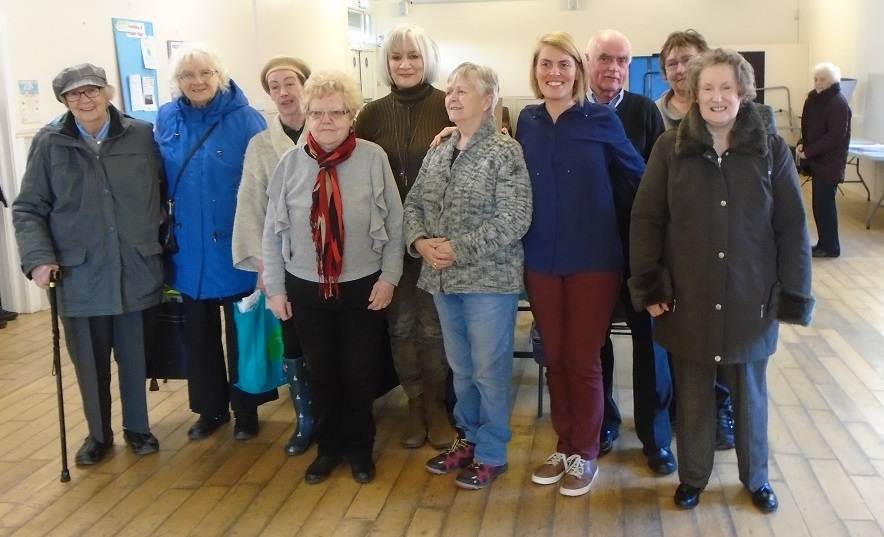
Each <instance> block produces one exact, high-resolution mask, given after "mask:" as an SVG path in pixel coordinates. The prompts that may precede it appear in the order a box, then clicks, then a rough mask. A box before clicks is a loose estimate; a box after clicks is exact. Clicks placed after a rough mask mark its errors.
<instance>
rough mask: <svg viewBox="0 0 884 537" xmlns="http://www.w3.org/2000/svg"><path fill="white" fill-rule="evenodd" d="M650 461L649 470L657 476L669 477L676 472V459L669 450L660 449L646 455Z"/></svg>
mask: <svg viewBox="0 0 884 537" xmlns="http://www.w3.org/2000/svg"><path fill="white" fill-rule="evenodd" d="M645 457H646V458H647V459H648V468H650V469H651V471H652V472H654V473H655V474H657V475H669V474H671V473H672V472H674V471H675V468H676V465H675V457H673V456H672V450H670V449H669V448H660V449H658V450H655V451H653V452H651V453H645Z"/></svg>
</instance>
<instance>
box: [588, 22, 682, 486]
mask: <svg viewBox="0 0 884 537" xmlns="http://www.w3.org/2000/svg"><path fill="white" fill-rule="evenodd" d="M631 60H632V54H631V46H630V44H629V40H628V39H627V38H626V36H624V35H623V34H621V33H620V32H618V31H616V30H601V31H599V32H596V33H595V34H594V35H593V36H592V38H591V39H590V40H589V43H588V44H587V46H586V71H587V72H586V75H587V80H588V82H589V88H590V91H589V93H588V94H587V98H588V99H589V100H590V101H592V102H595V103H599V104H607V105H608V106H610V107H612V108H614V109H615V110H616V111H617V116H618V117H619V118H620V121H621V122H622V123H623V127H624V129H625V130H626V135H627V137H628V138H629V140H630V141H631V142H632V145H634V146H635V148H636V150H637V151H638V152H639V153H641V155H642V157H644V159H645V162H647V160H648V157H649V156H650V154H651V149H652V148H653V147H654V142H656V141H657V137H658V136H660V135H661V134H662V133H663V131H664V130H665V129H664V126H663V118H662V117H661V116H660V111H659V110H658V109H657V106H656V105H655V104H654V102H653V101H651V100H650V99H648V98H647V97H644V96H642V95H639V94H636V93H632V92H629V91H626V90H625V89H624V88H623V81H624V79H625V78H626V76H627V74H628V71H629V62H630V61H631ZM612 179H613V180H614V181H613V182H614V186H615V188H614V196H615V203H616V204H617V205H618V207H617V208H618V219H619V220H620V234H621V238H622V240H623V244H624V248H623V252H624V253H628V252H629V246H628V239H629V211H630V208H631V206H632V197H633V196H634V195H635V191H634V190H630V189H629V188H626V187H625V186H626V185H628V184H629V183H628V182H627V181H625V180H618V178H616V177H612ZM618 185H619V188H618ZM627 267H628V263H627ZM627 277H628V275H627ZM626 279H627V278H626V277H625V278H624V282H625V281H626ZM621 303H622V304H623V309H624V310H625V314H626V322H627V324H628V325H629V327H630V330H631V331H632V348H633V374H632V381H633V397H634V406H635V429H636V433H637V434H638V437H639V440H641V442H642V446H643V450H642V451H643V452H644V454H645V457H646V458H647V462H648V467H649V468H650V469H651V470H652V471H653V472H654V473H656V474H658V475H666V474H671V473H672V472H674V471H675V459H674V458H673V456H672V451H671V450H670V448H669V445H670V443H671V441H672V427H671V425H670V423H669V404H670V402H671V400H672V377H671V373H670V371H669V362H668V358H667V354H666V351H665V350H664V349H663V348H662V347H659V346H658V345H656V344H655V343H654V340H653V333H652V332H653V325H652V323H651V317H650V315H649V314H648V313H647V312H646V311H644V310H642V311H635V310H634V309H633V308H632V303H631V301H630V300H629V293H628V291H627V289H626V286H625V284H624V286H623V290H622V292H621ZM601 359H602V378H603V382H604V389H605V416H604V420H603V422H602V432H601V451H602V453H606V452H608V451H610V450H611V449H612V448H613V444H614V440H615V439H616V438H617V436H618V435H619V427H620V423H621V418H620V411H619V410H618V409H617V403H616V402H615V401H614V397H613V386H612V385H613V374H614V348H613V344H612V342H611V337H610V334H609V335H608V339H607V341H606V343H605V346H604V347H603V348H602V353H601Z"/></svg>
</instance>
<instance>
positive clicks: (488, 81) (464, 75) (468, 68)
mask: <svg viewBox="0 0 884 537" xmlns="http://www.w3.org/2000/svg"><path fill="white" fill-rule="evenodd" d="M457 80H470V81H472V82H473V83H475V85H476V89H478V90H479V93H481V94H482V97H485V96H486V95H491V108H489V109H488V113H489V114H491V113H494V107H495V106H497V99H498V98H499V96H500V84H499V83H498V81H497V73H495V72H494V70H493V69H491V68H490V67H485V66H484V65H476V64H475V63H470V62H464V63H462V64H460V65H458V66H457V67H455V68H454V71H452V72H451V74H450V75H448V84H449V86H450V85H451V84H454V83H455V82H456V81H457Z"/></svg>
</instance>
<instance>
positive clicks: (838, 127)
mask: <svg viewBox="0 0 884 537" xmlns="http://www.w3.org/2000/svg"><path fill="white" fill-rule="evenodd" d="M840 81H841V70H840V69H839V68H838V67H837V66H836V65H833V64H831V63H821V64H819V65H817V66H816V67H814V69H813V90H811V92H810V93H808V94H807V100H806V101H804V111H803V112H802V113H801V140H799V141H798V146H797V149H798V158H800V159H802V162H801V163H802V166H804V168H806V169H807V170H808V171H809V172H810V176H811V177H812V178H813V181H812V184H813V191H812V192H813V219H814V220H815V221H816V232H817V238H818V239H819V242H817V244H816V246H814V247H813V257H838V256H839V255H841V243H840V242H839V240H838V208H837V207H836V206H835V192H836V191H837V190H838V184H839V183H842V182H844V168H845V166H846V165H847V147H848V145H850V116H851V113H850V106H848V105H847V99H845V98H844V95H843V94H842V93H841V84H840Z"/></svg>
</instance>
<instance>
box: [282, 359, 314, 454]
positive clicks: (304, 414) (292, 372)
mask: <svg viewBox="0 0 884 537" xmlns="http://www.w3.org/2000/svg"><path fill="white" fill-rule="evenodd" d="M283 362H284V363H285V376H286V379H288V382H289V394H291V398H292V406H294V407H295V432H294V433H292V436H291V438H289V441H288V442H286V444H285V453H286V455H288V456H290V457H291V456H294V455H300V454H302V453H304V452H305V451H307V449H308V448H309V447H310V443H311V442H312V440H313V430H314V419H313V403H312V399H311V394H310V383H309V381H308V380H307V378H308V372H307V367H306V364H305V363H304V358H303V357H301V358H295V359H293V360H290V359H288V358H286V359H285V360H283Z"/></svg>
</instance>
